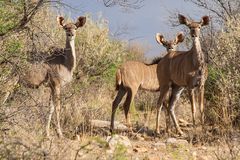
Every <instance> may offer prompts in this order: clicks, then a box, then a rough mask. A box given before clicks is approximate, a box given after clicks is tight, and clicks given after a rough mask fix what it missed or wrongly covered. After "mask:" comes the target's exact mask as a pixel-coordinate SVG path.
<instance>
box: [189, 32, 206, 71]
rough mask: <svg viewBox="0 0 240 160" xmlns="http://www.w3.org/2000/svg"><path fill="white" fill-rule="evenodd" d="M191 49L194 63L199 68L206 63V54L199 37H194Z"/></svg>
mask: <svg viewBox="0 0 240 160" xmlns="http://www.w3.org/2000/svg"><path fill="white" fill-rule="evenodd" d="M191 50H192V52H193V65H194V66H195V67H197V68H199V67H200V66H201V65H202V64H203V63H204V57H203V56H204V55H203V52H202V48H201V44H200V39H199V37H193V46H192V49H191Z"/></svg>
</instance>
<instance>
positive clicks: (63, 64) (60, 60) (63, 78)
mask: <svg viewBox="0 0 240 160" xmlns="http://www.w3.org/2000/svg"><path fill="white" fill-rule="evenodd" d="M57 21H58V23H59V25H60V26H62V28H63V29H64V30H65V32H66V46H65V48H64V50H60V49H56V50H54V52H56V53H54V54H53V55H52V56H50V57H48V58H46V60H45V61H44V63H36V64H31V67H30V70H29V71H28V72H26V74H24V75H23V76H20V82H21V83H23V84H24V85H26V86H29V87H34V88H36V87H38V86H40V85H41V84H42V83H44V82H47V84H48V86H49V87H50V88H51V96H50V102H52V101H53V104H52V103H51V105H50V111H49V115H48V120H47V125H46V134H47V136H49V135H50V133H49V129H50V123H51V119H52V114H53V112H54V108H56V119H57V133H58V136H59V137H62V131H61V126H60V109H61V104H60V93H61V88H62V87H63V86H64V85H65V84H66V83H69V82H70V81H71V80H72V75H73V71H74V69H75V67H76V54H75V43H74V41H75V37H76V30H77V29H78V28H79V27H82V26H83V25H84V24H85V22H86V17H79V18H78V19H77V22H76V23H67V24H65V23H64V18H63V17H58V18H57Z"/></svg>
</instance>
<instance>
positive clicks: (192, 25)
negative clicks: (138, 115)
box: [156, 15, 209, 134]
mask: <svg viewBox="0 0 240 160" xmlns="http://www.w3.org/2000/svg"><path fill="white" fill-rule="evenodd" d="M179 22H180V24H185V25H186V26H188V27H189V29H190V34H191V36H192V39H193V45H192V48H191V49H190V50H189V51H170V52H169V53H168V54H167V55H166V56H164V57H163V59H162V60H161V61H160V62H159V63H158V66H157V75H158V80H159V84H161V86H160V97H159V100H158V107H157V120H156V132H157V133H159V119H160V111H161V108H162V106H163V102H164V101H165V99H166V96H167V92H168V90H169V88H170V87H172V93H171V97H170V101H169V106H168V112H169V114H170V116H171V118H172V120H173V122H174V125H175V128H176V130H177V132H178V133H179V134H183V132H182V130H181V129H180V127H179V125H178V123H177V120H176V116H175V113H174V107H175V104H176V101H177V100H178V99H179V97H180V94H181V92H182V91H183V88H184V87H185V88H187V89H188V90H189V92H190V95H191V96H190V97H191V105H192V107H193V108H192V111H193V112H195V98H194V89H195V88H203V84H204V83H205V79H206V75H207V70H206V66H205V62H204V54H203V52H202V50H201V44H200V39H199V35H200V29H201V27H202V26H205V25H208V23H209V17H208V16H204V17H202V19H201V21H200V22H193V21H190V20H188V19H187V18H186V17H184V16H183V15H179ZM202 92H203V90H202ZM200 95H201V98H202V99H203V93H201V94H200ZM200 102H201V103H203V100H201V101H200ZM194 114H195V113H194ZM201 114H202V115H203V104H202V105H201ZM194 116H195V115H194Z"/></svg>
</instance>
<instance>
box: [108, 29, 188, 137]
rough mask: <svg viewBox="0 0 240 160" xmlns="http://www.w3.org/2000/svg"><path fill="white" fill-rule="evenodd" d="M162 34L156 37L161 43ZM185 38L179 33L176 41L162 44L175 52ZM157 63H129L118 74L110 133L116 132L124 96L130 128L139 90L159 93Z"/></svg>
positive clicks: (125, 111)
mask: <svg viewBox="0 0 240 160" xmlns="http://www.w3.org/2000/svg"><path fill="white" fill-rule="evenodd" d="M162 37H163V36H162V35H161V34H157V35H156V40H157V42H159V43H160V39H162ZM183 40H184V36H183V34H182V33H179V34H178V35H177V36H176V39H175V40H172V41H164V42H163V43H161V44H162V45H163V46H164V47H165V48H166V49H167V51H175V50H176V48H177V45H178V44H179V43H180V42H183ZM158 62H159V59H158V60H157V62H153V63H152V64H149V65H147V64H144V63H142V62H137V61H128V62H126V63H124V64H123V65H122V66H121V67H120V68H119V69H118V70H117V72H116V90H117V91H118V93H117V96H116V97H115V99H114V101H113V103H112V116H111V126H110V131H111V132H113V130H114V117H115V113H116V110H117V107H118V105H119V103H120V102H121V100H122V98H123V96H124V95H125V94H127V97H126V100H125V102H124V105H123V108H124V113H125V118H126V123H127V126H128V127H130V126H131V123H130V118H129V114H128V112H129V108H130V105H131V103H132V101H133V100H134V97H135V95H136V93H137V91H138V89H143V90H148V91H159V88H160V85H159V81H158V77H157V63H158Z"/></svg>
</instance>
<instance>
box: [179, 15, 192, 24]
mask: <svg viewBox="0 0 240 160" xmlns="http://www.w3.org/2000/svg"><path fill="white" fill-rule="evenodd" d="M178 20H179V23H180V24H185V25H189V24H190V21H189V20H188V19H187V18H186V17H185V16H184V15H181V14H178Z"/></svg>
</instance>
